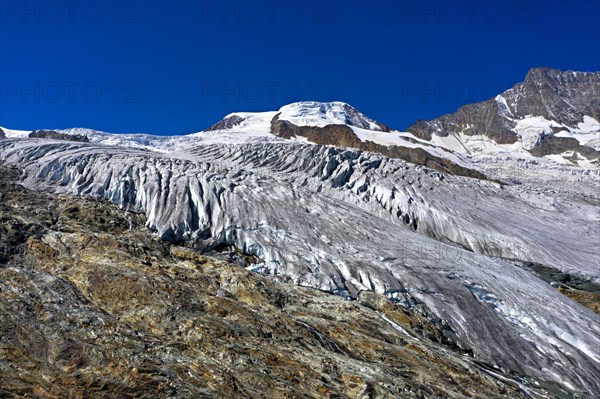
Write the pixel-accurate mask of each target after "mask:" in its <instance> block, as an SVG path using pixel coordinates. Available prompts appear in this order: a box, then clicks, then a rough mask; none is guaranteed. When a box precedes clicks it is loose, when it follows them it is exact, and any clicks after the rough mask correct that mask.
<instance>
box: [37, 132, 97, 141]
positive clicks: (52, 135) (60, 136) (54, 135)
mask: <svg viewBox="0 0 600 399" xmlns="http://www.w3.org/2000/svg"><path fill="white" fill-rule="evenodd" d="M29 137H31V138H35V139H54V140H68V141H79V142H83V143H88V142H89V141H90V140H89V139H88V138H87V136H85V135H79V134H66V133H60V132H57V131H55V130H34V131H33V132H31V133H30V134H29Z"/></svg>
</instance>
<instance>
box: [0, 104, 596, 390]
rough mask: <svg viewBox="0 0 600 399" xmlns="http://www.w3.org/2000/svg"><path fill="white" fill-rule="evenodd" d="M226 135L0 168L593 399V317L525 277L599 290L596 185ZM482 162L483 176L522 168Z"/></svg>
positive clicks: (100, 147) (25, 158)
mask: <svg viewBox="0 0 600 399" xmlns="http://www.w3.org/2000/svg"><path fill="white" fill-rule="evenodd" d="M332 115H333V116H331V115H330V116H331V117H337V116H336V115H337V114H332ZM255 119H256V120H258V121H260V123H264V121H265V120H266V119H268V118H266V117H264V115H263V117H261V116H260V115H259V116H258V117H257V118H255ZM310 123H312V122H310ZM239 130H240V132H238V133H239V134H238V133H236V131H228V133H227V134H229V135H230V136H227V135H225V136H219V135H220V134H221V133H223V132H219V131H217V132H211V133H210V134H206V135H204V136H203V134H201V133H199V134H197V135H191V136H185V137H183V138H173V137H171V138H152V137H150V138H143V137H140V136H135V135H130V136H123V137H122V138H120V140H129V142H130V143H133V144H134V145H128V144H127V143H123V142H117V143H115V142H110V141H106V140H108V139H106V140H104V141H102V140H91V141H93V142H92V143H76V142H66V141H56V140H49V139H19V138H9V139H4V140H1V141H0V162H2V163H3V164H6V165H13V166H17V167H19V168H20V169H21V170H22V171H23V179H22V183H23V184H24V185H26V186H28V187H32V188H36V189H44V190H49V191H52V192H56V193H70V194H76V195H84V196H93V197H97V198H106V199H109V200H111V201H113V202H115V203H117V204H119V205H120V206H121V207H122V208H124V209H128V210H131V211H136V212H144V213H145V214H146V216H147V226H148V228H150V229H152V230H153V231H155V232H156V234H158V235H159V236H160V237H162V238H164V239H167V240H174V241H176V240H189V241H193V242H194V243H195V245H196V247H197V248H198V249H199V250H211V249H214V248H218V247H219V246H222V245H231V246H234V247H236V248H238V249H239V250H240V251H242V252H244V253H246V254H251V255H254V256H256V257H257V258H258V259H259V260H260V261H259V263H258V264H256V265H254V266H253V267H252V268H253V270H254V271H256V272H258V273H261V274H265V275H268V276H271V277H272V278H273V279H276V280H279V281H284V282H289V283H294V284H299V285H302V286H307V287H312V288H317V289H320V290H324V291H327V292H331V293H335V294H338V295H342V296H346V297H348V298H349V299H353V298H356V297H357V295H358V294H359V293H360V292H361V291H365V290H370V291H375V292H377V293H380V294H382V295H385V296H387V297H388V298H389V299H390V300H392V301H396V302H398V303H400V304H402V305H403V306H407V307H411V306H418V304H423V305H424V306H426V308H427V309H428V310H429V311H430V312H431V313H432V314H433V315H435V317H437V318H439V319H440V320H442V322H443V323H445V324H447V325H448V326H449V327H450V328H451V329H452V331H453V332H454V333H455V334H456V336H457V342H458V344H459V346H461V347H463V348H464V349H468V350H469V351H471V352H472V355H473V356H474V357H475V359H477V360H479V361H481V362H484V363H487V364H490V365H496V367H497V368H498V369H500V370H502V371H504V372H512V373H516V374H517V375H522V376H530V377H533V378H535V379H538V380H540V381H553V382H556V383H559V384H561V385H562V386H564V387H566V388H568V389H572V390H575V391H580V392H582V393H584V394H588V395H597V394H600V356H599V353H598V348H600V317H599V316H598V315H597V314H595V313H593V312H592V311H591V310H590V309H587V308H585V307H583V306H581V305H579V304H577V303H575V302H574V301H572V300H570V299H569V298H567V297H565V296H563V295H562V294H561V293H559V292H558V291H557V290H555V289H554V288H553V287H552V286H551V285H550V284H548V283H547V282H545V281H543V280H542V279H540V278H538V277H536V276H535V275H534V274H533V272H532V271H531V270H530V269H529V268H527V267H526V266H525V265H524V263H526V262H533V263H536V264H541V265H544V266H546V267H550V268H553V269H556V270H560V271H562V272H565V273H570V274H573V275H576V276H579V277H580V278H582V279H586V280H589V281H592V282H595V283H600V273H599V271H598V265H600V254H599V251H598V243H599V237H600V226H599V221H600V212H599V209H600V208H599V204H600V202H599V200H598V194H597V191H595V189H596V187H597V183H598V174H597V173H596V171H589V170H587V171H586V170H585V169H581V168H578V169H572V168H571V169H569V168H566V167H561V166H556V167H555V169H553V170H551V171H547V170H546V169H544V168H540V170H539V173H536V174H535V175H529V176H523V177H522V180H523V181H524V184H515V185H511V184H503V183H502V182H499V181H497V180H495V179H490V180H478V179H472V178H467V177H460V176H453V175H449V174H442V173H440V172H438V171H435V170H432V169H429V168H426V167H423V166H418V165H414V164H410V163H408V162H405V161H402V160H400V159H391V158H387V157H385V156H383V155H381V154H377V153H369V152H365V151H361V150H357V149H348V148H337V147H332V146H321V145H314V144H310V143H305V142H302V141H300V140H283V139H280V138H276V137H272V136H269V134H268V133H265V132H264V130H261V129H258V128H257V127H256V126H253V125H250V126H246V127H245V128H244V127H243V126H242V127H240V129H239ZM97 135H98V137H101V136H102V135H103V134H102V133H97ZM219 137H221V142H219ZM224 137H225V138H224ZM227 137H232V140H231V141H230V140H228V139H227ZM207 138H208V140H207ZM94 141H95V142H94ZM156 143H160V145H158V144H156ZM495 161H496V164H494V163H493V162H488V163H486V164H485V168H486V169H485V170H486V171H487V172H488V173H489V175H494V173H496V174H498V175H501V174H502V173H503V172H505V171H506V169H510V168H513V167H514V165H516V164H517V162H520V161H518V160H516V159H515V160H511V159H509V160H506V159H501V158H496V159H495ZM473 162H474V163H473V165H477V162H476V161H473ZM540 162H541V163H543V162H545V161H543V160H540ZM494 166H495V167H496V168H495V169H494ZM482 167H483V166H482ZM555 180H558V181H560V182H558V183H556V184H554V183H555ZM581 182H584V184H582V183H581ZM554 187H555V188H554ZM582 187H583V188H582ZM553 188H554V189H553Z"/></svg>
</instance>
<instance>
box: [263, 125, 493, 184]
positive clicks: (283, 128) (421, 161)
mask: <svg viewBox="0 0 600 399" xmlns="http://www.w3.org/2000/svg"><path fill="white" fill-rule="evenodd" d="M279 115H280V114H277V115H275V117H274V118H273V120H272V121H271V133H273V134H275V135H277V136H279V137H283V138H286V139H290V138H298V137H304V138H306V139H307V140H308V141H310V142H311V143H315V144H320V145H334V146H336V147H350V148H358V149H361V150H365V151H371V152H376V153H379V154H383V155H385V156H387V157H390V158H398V159H403V160H405V161H408V162H411V163H414V164H416V165H423V166H427V167H429V168H432V169H436V170H438V171H440V172H443V173H450V174H454V175H459V176H469V177H474V178H476V179H486V176H485V175H484V174H483V173H481V172H478V171H476V170H473V169H469V168H466V167H463V166H461V165H458V164H456V163H454V162H452V161H450V160H448V159H445V158H441V157H436V156H434V155H432V154H431V153H429V152H427V151H425V150H424V149H422V148H411V147H401V146H397V145H388V146H386V145H381V144H377V143H374V142H372V141H368V140H366V141H361V140H360V139H359V138H358V136H357V135H356V134H355V133H354V131H353V130H352V129H351V128H350V127H349V126H348V125H326V126H323V127H319V126H296V125H294V124H293V123H291V122H289V121H286V120H279Z"/></svg>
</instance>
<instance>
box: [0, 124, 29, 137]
mask: <svg viewBox="0 0 600 399" xmlns="http://www.w3.org/2000/svg"><path fill="white" fill-rule="evenodd" d="M0 129H2V131H3V132H4V134H5V135H6V137H8V138H26V137H29V133H31V130H13V129H7V128H5V127H1V126H0Z"/></svg>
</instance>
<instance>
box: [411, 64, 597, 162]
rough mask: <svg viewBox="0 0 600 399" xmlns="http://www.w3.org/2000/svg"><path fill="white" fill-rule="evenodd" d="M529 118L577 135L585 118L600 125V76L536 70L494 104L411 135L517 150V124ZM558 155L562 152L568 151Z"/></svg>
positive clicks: (416, 128)
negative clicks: (480, 140) (485, 141)
mask: <svg viewBox="0 0 600 399" xmlns="http://www.w3.org/2000/svg"><path fill="white" fill-rule="evenodd" d="M530 116H536V117H542V118H544V119H545V120H548V121H554V122H555V123H556V128H555V129H554V130H555V131H556V132H558V131H560V130H565V131H570V132H574V131H576V130H577V128H578V125H579V124H580V123H583V122H584V117H585V116H588V117H592V118H594V119H595V120H596V121H598V120H600V119H599V118H600V72H573V71H560V70H555V69H550V68H533V69H531V70H530V71H529V73H528V74H527V76H526V78H525V81H524V82H522V83H519V84H517V85H515V86H514V87H513V88H511V89H509V90H507V91H506V92H504V93H502V94H500V95H498V96H496V97H495V98H491V99H489V100H487V101H484V102H480V103H474V104H468V105H465V106H463V107H461V108H460V109H458V110H457V111H456V112H455V113H453V114H448V115H444V116H442V117H440V118H436V119H433V120H431V121H418V122H416V123H415V124H414V125H412V126H410V127H409V128H408V129H407V130H408V131H409V132H411V133H413V134H415V135H416V136H417V137H420V138H423V139H426V140H430V139H431V138H432V137H433V135H438V136H448V135H449V134H460V133H462V134H465V135H468V136H472V135H483V136H487V137H489V138H490V139H492V140H493V141H495V142H496V143H499V144H512V143H514V142H516V141H517V140H518V138H519V135H518V134H517V132H516V131H515V128H516V127H517V124H518V122H519V121H520V120H523V119H526V118H527V117H530ZM567 147H568V146H567ZM556 151H559V152H557V153H560V152H563V148H562V147H560V148H557V149H556ZM595 156H597V154H596V155H595Z"/></svg>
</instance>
